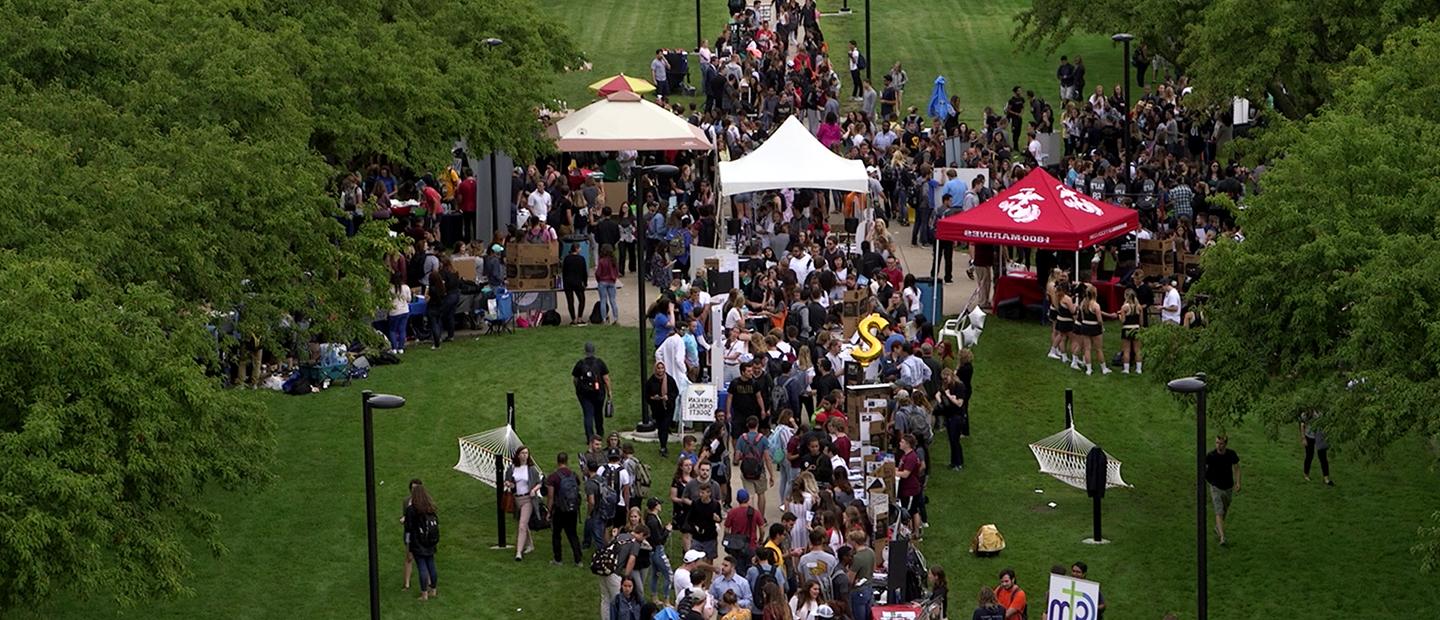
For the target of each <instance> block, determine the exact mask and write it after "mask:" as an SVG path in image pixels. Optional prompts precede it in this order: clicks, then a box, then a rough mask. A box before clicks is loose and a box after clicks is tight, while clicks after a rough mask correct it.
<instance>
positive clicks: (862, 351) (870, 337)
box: [850, 314, 890, 366]
mask: <svg viewBox="0 0 1440 620" xmlns="http://www.w3.org/2000/svg"><path fill="white" fill-rule="evenodd" d="M889 324H890V321H887V320H885V317H883V316H880V315H879V314H872V315H870V316H867V317H865V318H863V319H861V320H860V324H859V325H858V326H856V329H855V331H856V332H858V333H859V334H860V346H859V347H856V348H855V349H854V350H852V351H850V357H853V358H855V361H857V362H859V363H860V365H861V366H869V365H870V362H873V361H875V358H877V357H880V353H881V352H882V351H884V350H885V349H884V347H882V346H881V344H880V337H879V336H877V335H876V334H879V333H880V330H882V329H885V326H887V325H889ZM872 330H873V331H872Z"/></svg>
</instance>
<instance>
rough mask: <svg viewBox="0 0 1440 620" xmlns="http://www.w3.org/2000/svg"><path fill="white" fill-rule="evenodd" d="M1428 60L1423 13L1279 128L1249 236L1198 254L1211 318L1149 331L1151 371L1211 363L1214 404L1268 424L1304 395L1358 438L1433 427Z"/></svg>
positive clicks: (1293, 414) (1435, 247)
mask: <svg viewBox="0 0 1440 620" xmlns="http://www.w3.org/2000/svg"><path fill="white" fill-rule="evenodd" d="M1437 61H1440V23H1437V22H1434V21H1432V22H1426V23H1424V24H1423V25H1420V26H1416V27H1410V28H1405V29H1402V30H1399V31H1397V32H1395V33H1394V34H1392V35H1391V36H1390V37H1389V38H1388V39H1386V42H1385V44H1384V45H1383V46H1382V49H1381V50H1380V51H1379V52H1378V53H1372V52H1371V51H1369V50H1368V49H1365V48H1361V49H1358V50H1356V51H1355V52H1354V53H1353V54H1351V55H1350V56H1349V57H1348V58H1347V59H1346V62H1345V65H1346V67H1345V68H1343V69H1341V70H1338V71H1335V72H1333V73H1331V74H1330V75H1329V76H1328V79H1329V80H1330V83H1331V84H1333V85H1334V89H1335V95H1334V97H1333V98H1332V99H1331V100H1330V102H1329V103H1327V104H1326V105H1325V107H1324V108H1322V109H1321V111H1320V112H1319V114H1318V115H1316V116H1315V117H1314V118H1313V119H1311V120H1309V121H1307V122H1304V123H1297V124H1292V125H1290V126H1288V127H1287V128H1286V134H1285V135H1286V141H1287V144H1286V145H1285V154H1284V157H1283V158H1281V159H1279V160H1277V161H1275V162H1274V163H1273V165H1272V166H1271V167H1270V169H1269V170H1268V171H1267V172H1266V173H1265V175H1264V177H1263V180H1262V182H1261V187H1262V189H1263V193H1261V194H1259V195H1257V196H1254V197H1253V198H1251V199H1249V200H1248V201H1247V204H1248V208H1247V209H1246V210H1244V211H1241V212H1240V213H1239V221H1240V224H1241V225H1242V226H1243V228H1244V230H1245V241H1244V242H1242V243H1221V244H1220V245H1218V246H1216V247H1214V248H1212V249H1210V250H1207V251H1206V253H1205V254H1204V256H1203V266H1204V270H1205V271H1204V277H1203V278H1201V279H1200V280H1199V281H1198V283H1197V284H1196V287H1195V289H1194V293H1196V294H1208V295H1211V296H1212V299H1213V301H1212V302H1211V303H1210V305H1209V306H1208V310H1207V313H1208V316H1207V318H1208V324H1209V326H1208V327H1206V328H1205V329H1203V330H1180V329H1161V330H1152V331H1153V332H1154V333H1153V334H1147V344H1149V345H1150V346H1151V348H1150V352H1151V353H1150V360H1151V363H1152V365H1154V366H1156V367H1157V368H1158V369H1159V370H1161V372H1160V375H1161V376H1174V375H1178V374H1187V373H1192V372H1196V371H1204V372H1207V373H1208V374H1209V379H1210V381H1209V383H1210V386H1211V387H1210V401H1209V402H1210V411H1211V415H1212V416H1214V417H1216V418H1217V419H1220V420H1222V421H1227V422H1232V423H1233V422H1239V421H1240V420H1242V419H1250V418H1253V419H1257V420H1258V421H1260V422H1261V423H1263V424H1265V425H1268V426H1270V427H1271V428H1278V427H1283V426H1286V425H1292V424H1295V423H1296V421H1297V416H1298V415H1299V414H1301V413H1302V412H1306V411H1310V410H1315V411H1319V412H1322V413H1323V414H1325V417H1324V418H1323V422H1322V425H1323V428H1324V429H1325V431H1326V435H1327V436H1328V437H1329V438H1331V440H1332V441H1333V442H1335V443H1336V444H1337V445H1341V446H1343V447H1346V448H1350V449H1354V450H1357V451H1359V452H1361V453H1375V452H1378V451H1381V450H1384V449H1386V448H1387V447H1389V446H1391V445H1392V444H1393V443H1394V442H1396V441H1397V440H1400V439H1401V438H1404V437H1407V436H1415V435H1420V436H1426V437H1430V436H1435V435H1436V434H1440V416H1436V415H1435V413H1434V412H1435V411H1436V410H1437V409H1440V314H1437V311H1440V217H1437V216H1436V214H1437V213H1440V183H1437V181H1440V151H1437V150H1436V149H1433V148H1428V147H1427V146H1426V145H1429V144H1434V143H1435V142H1434V141H1435V140H1440V110H1437V108H1436V107H1435V105H1434V101H1435V98H1436V96H1437V94H1440V86H1437V83H1436V81H1435V79H1434V76H1433V75H1432V74H1431V71H1430V67H1433V66H1434V65H1435V63H1436V62H1437ZM1435 531H1436V532H1437V537H1440V530H1435ZM1429 548H1430V549H1431V550H1432V551H1437V550H1440V546H1434V545H1432V546H1431V547H1429Z"/></svg>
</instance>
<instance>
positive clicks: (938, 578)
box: [929, 564, 950, 618]
mask: <svg viewBox="0 0 1440 620" xmlns="http://www.w3.org/2000/svg"><path fill="white" fill-rule="evenodd" d="M929 578H930V600H931V601H933V602H938V603H940V617H941V618H949V617H950V582H949V581H948V580H946V579H945V568H944V567H942V566H940V565H939V564H934V565H931V566H930V575H929Z"/></svg>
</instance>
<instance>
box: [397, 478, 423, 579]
mask: <svg viewBox="0 0 1440 620" xmlns="http://www.w3.org/2000/svg"><path fill="white" fill-rule="evenodd" d="M419 485H420V479H419V478H411V479H410V492H411V493H414V492H415V487H417V486H419ZM409 512H410V496H409V495H406V496H405V506H404V507H403V508H401V510H400V529H401V530H402V532H403V533H404V534H405V587H403V588H401V589H402V590H409V589H410V572H411V570H412V569H413V568H414V565H415V556H413V555H411V554H410V528H408V527H406V526H405V515H407V514H408V513H409Z"/></svg>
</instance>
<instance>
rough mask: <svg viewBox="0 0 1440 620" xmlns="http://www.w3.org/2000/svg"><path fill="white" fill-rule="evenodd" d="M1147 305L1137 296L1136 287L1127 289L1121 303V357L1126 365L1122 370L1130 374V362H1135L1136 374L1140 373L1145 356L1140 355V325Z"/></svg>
mask: <svg viewBox="0 0 1440 620" xmlns="http://www.w3.org/2000/svg"><path fill="white" fill-rule="evenodd" d="M1144 313H1145V307H1144V306H1142V305H1140V301H1139V299H1138V298H1137V297H1136V296H1135V289H1133V288H1132V289H1125V303H1124V304H1121V305H1120V358H1121V360H1122V361H1123V362H1124V364H1125V366H1124V367H1123V369H1122V370H1121V371H1120V372H1122V373H1124V374H1127V375H1128V374H1130V364H1131V362H1134V364H1135V374H1137V375H1138V374H1140V371H1141V364H1143V363H1144V362H1143V360H1144V358H1142V357H1141V356H1140V339H1139V336H1140V326H1141V322H1142V321H1143V320H1144V319H1143V317H1144Z"/></svg>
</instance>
